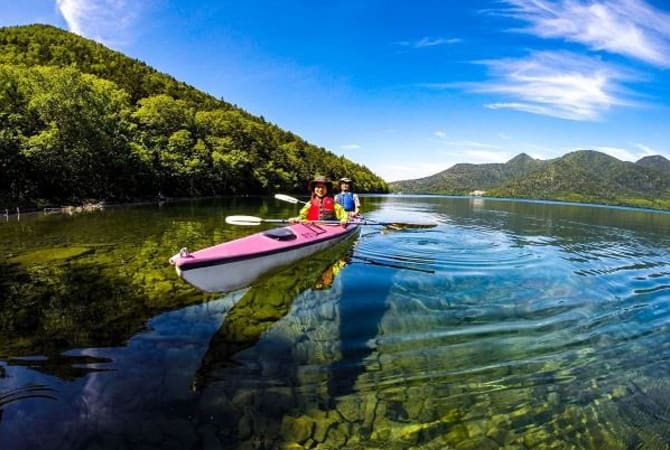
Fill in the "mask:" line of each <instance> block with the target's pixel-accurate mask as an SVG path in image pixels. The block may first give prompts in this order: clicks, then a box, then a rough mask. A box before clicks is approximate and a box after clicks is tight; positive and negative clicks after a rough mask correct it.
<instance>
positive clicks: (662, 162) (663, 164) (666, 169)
mask: <svg viewBox="0 0 670 450" xmlns="http://www.w3.org/2000/svg"><path fill="white" fill-rule="evenodd" d="M635 164H637V165H638V166H642V167H646V168H647V169H654V170H658V171H659V172H663V173H670V160H668V159H667V158H664V157H663V156H661V155H654V156H645V157H644V158H642V159H640V160H638V161H636V162H635Z"/></svg>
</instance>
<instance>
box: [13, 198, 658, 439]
mask: <svg viewBox="0 0 670 450" xmlns="http://www.w3.org/2000/svg"><path fill="white" fill-rule="evenodd" d="M362 201H363V206H364V212H365V213H366V217H367V218H369V219H375V220H379V221H405V222H435V223H437V226H436V227H434V228H430V229H407V230H400V231H393V230H386V229H383V228H382V227H379V226H364V227H361V228H362V230H361V233H360V235H359V236H358V237H357V238H356V239H355V240H350V241H347V242H345V243H343V244H342V245H339V246H338V247H336V248H333V249H332V250H329V251H327V252H324V253H322V254H319V255H317V256H315V257H313V258H312V259H310V260H309V261H303V262H300V263H298V264H296V265H294V266H291V267H288V268H286V269H285V270H283V271H281V272H279V273H276V274H274V275H272V276H269V277H266V278H265V279H263V280H260V281H259V282H258V283H257V284H255V285H253V286H251V287H250V288H248V289H244V290H241V291H238V292H233V293H229V294H220V295H212V294H204V293H201V292H199V291H197V290H196V289H194V288H191V287H190V286H188V285H187V284H185V283H184V282H183V281H181V280H180V279H179V278H177V276H176V274H175V272H174V270H173V268H172V267H170V265H169V264H168V258H169V257H170V256H171V255H172V254H174V253H176V252H177V251H178V250H179V249H180V248H181V247H184V246H186V247H188V248H189V249H192V250H194V249H198V248H202V247H206V246H209V245H213V244H215V243H218V242H221V241H224V240H228V239H232V238H235V237H239V236H242V235H245V234H249V233H252V232H255V231H260V230H261V229H264V228H268V227H269V226H266V225H263V226H262V227H239V226H237V227H236V226H232V225H226V224H225V222H224V218H225V216H227V215H236V214H245V215H255V216H260V217H266V218H286V217H289V216H292V215H295V214H296V213H297V207H296V206H294V205H290V204H286V203H280V202H278V201H277V200H274V199H268V198H242V199H239V198H238V199H212V200H203V201H198V202H175V203H166V204H163V205H161V206H158V205H144V206H133V207H114V208H107V209H105V210H103V211H96V212H92V213H82V214H77V215H72V216H65V215H41V214H36V215H31V216H22V217H20V218H18V217H16V216H9V217H8V218H6V219H5V218H2V221H0V239H1V242H3V244H4V245H3V248H2V250H1V251H0V449H3V450H13V449H108V448H109V449H120V448H128V449H130V448H133V449H135V448H142V449H166V448H167V449H172V448H174V449H184V448H187V449H197V448H206V449H221V448H223V449H229V448H230V449H260V448H267V449H270V448H272V449H274V448H287V449H300V448H319V449H334V448H348V449H370V448H379V449H382V448H384V449H405V448H413V449H444V448H457V449H494V448H508V449H536V448H537V449H543V448H560V449H563V448H575V449H604V448H607V449H658V448H667V447H668V443H670V378H668V374H669V373H670V215H669V214H664V213H659V212H649V211H640V210H626V209H615V208H602V207H593V206H574V205H560V204H549V203H533V202H515V201H502V200H489V199H481V198H474V199H469V198H448V197H432V196H431V197H419V196H417V197H411V196H368V197H363V198H362Z"/></svg>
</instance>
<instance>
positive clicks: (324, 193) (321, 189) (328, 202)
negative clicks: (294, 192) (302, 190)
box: [289, 176, 349, 226]
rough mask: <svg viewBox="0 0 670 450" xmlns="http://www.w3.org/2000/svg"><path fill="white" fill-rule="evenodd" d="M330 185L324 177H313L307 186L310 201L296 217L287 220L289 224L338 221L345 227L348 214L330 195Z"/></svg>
mask: <svg viewBox="0 0 670 450" xmlns="http://www.w3.org/2000/svg"><path fill="white" fill-rule="evenodd" d="M332 186H333V185H332V183H331V182H330V180H328V179H327V178H326V177H324V176H318V177H315V178H314V179H313V180H311V181H310V182H309V183H308V184H307V189H308V190H309V192H311V193H312V198H311V200H310V201H309V202H308V203H307V204H306V205H305V206H303V208H302V209H301V210H300V213H299V215H298V217H292V218H291V219H289V220H290V221H291V222H304V221H310V222H311V221H319V220H339V221H340V223H341V224H342V225H343V226H345V225H346V224H347V222H348V221H349V214H348V213H347V212H346V211H345V210H344V208H343V207H342V205H340V204H339V203H337V202H335V199H334V198H333V195H332V194H331V190H332Z"/></svg>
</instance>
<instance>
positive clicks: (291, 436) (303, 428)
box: [280, 416, 314, 443]
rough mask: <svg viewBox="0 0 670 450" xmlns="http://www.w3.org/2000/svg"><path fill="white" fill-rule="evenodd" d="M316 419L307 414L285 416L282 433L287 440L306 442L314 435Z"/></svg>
mask: <svg viewBox="0 0 670 450" xmlns="http://www.w3.org/2000/svg"><path fill="white" fill-rule="evenodd" d="M313 430H314V421H313V420H312V419H311V418H309V417H305V416H301V417H290V416H284V417H283V419H282V423H281V429H280V433H281V435H282V437H283V438H284V439H285V440H286V441H296V442H298V443H302V442H305V441H306V440H307V439H309V438H310V437H311V436H312V431H313Z"/></svg>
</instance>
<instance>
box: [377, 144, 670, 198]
mask: <svg viewBox="0 0 670 450" xmlns="http://www.w3.org/2000/svg"><path fill="white" fill-rule="evenodd" d="M389 187H390V188H391V190H392V191H395V192H403V193H425V194H451V195H470V194H473V193H474V194H478V195H486V196H491V197H515V198H530V199H546V200H564V201H578V202H592V203H605V204H616V205H628V206H643V207H651V208H662V209H668V208H670V161H669V160H668V159H666V158H664V157H663V156H661V155H655V156H647V157H644V158H641V159H640V160H639V161H637V162H635V163H632V162H626V161H621V160H619V159H617V158H614V157H612V156H609V155H607V154H605V153H602V152H598V151H595V150H576V151H573V152H569V153H566V154H565V155H563V156H561V157H559V158H554V159H549V160H539V159H534V158H531V157H530V156H528V155H527V154H525V153H520V154H519V155H517V156H515V157H514V158H512V159H510V160H509V161H507V162H505V163H493V164H491V163H489V164H479V165H477V164H456V165H454V166H452V167H450V168H449V169H446V170H444V171H442V172H438V173H437V174H434V175H431V176H428V177H423V178H419V179H415V180H400V181H393V182H390V183H389Z"/></svg>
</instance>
